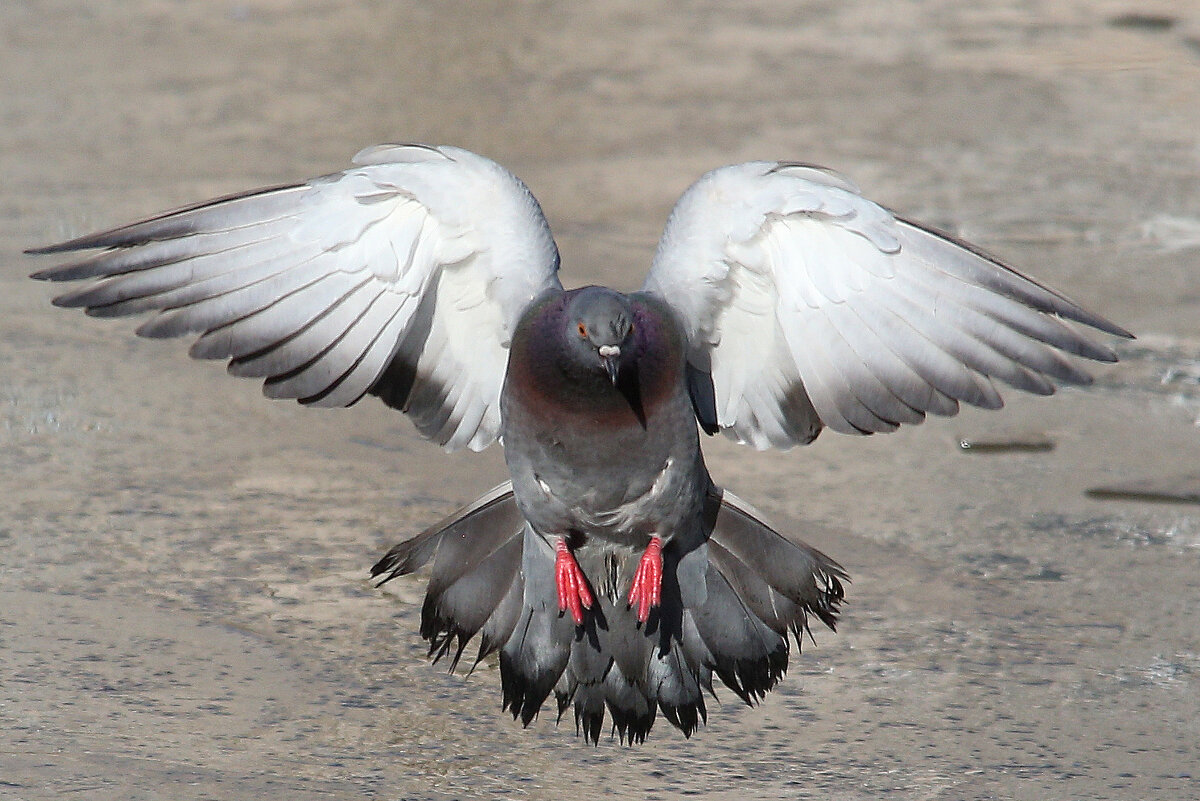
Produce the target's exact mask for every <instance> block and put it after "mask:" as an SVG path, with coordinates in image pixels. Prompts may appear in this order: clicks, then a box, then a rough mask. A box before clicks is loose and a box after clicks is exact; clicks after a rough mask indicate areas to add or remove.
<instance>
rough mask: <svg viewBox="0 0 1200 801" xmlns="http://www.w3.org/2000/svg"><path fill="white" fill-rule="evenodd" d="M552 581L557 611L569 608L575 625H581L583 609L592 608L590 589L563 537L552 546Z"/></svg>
mask: <svg viewBox="0 0 1200 801" xmlns="http://www.w3.org/2000/svg"><path fill="white" fill-rule="evenodd" d="M554 581H555V583H556V584H557V585H558V609H559V611H566V610H568V609H569V610H571V619H572V620H574V621H575V625H576V626H579V625H582V624H583V610H584V609H591V608H592V591H591V590H589V589H588V585H587V577H586V576H584V575H583V570H581V569H580V567H579V562H577V561H575V555H574V554H573V553H571V547H570V546H569V545H567V541H566V539H565V538H562V539H559V541H558V545H556V546H555V548H554Z"/></svg>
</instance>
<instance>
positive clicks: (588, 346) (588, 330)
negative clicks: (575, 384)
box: [563, 286, 633, 384]
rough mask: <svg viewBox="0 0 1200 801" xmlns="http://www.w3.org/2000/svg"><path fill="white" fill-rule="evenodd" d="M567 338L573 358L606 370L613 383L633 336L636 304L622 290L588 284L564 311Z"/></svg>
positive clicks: (583, 363) (585, 364) (586, 365)
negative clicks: (631, 303)
mask: <svg viewBox="0 0 1200 801" xmlns="http://www.w3.org/2000/svg"><path fill="white" fill-rule="evenodd" d="M564 311H565V313H564V315H563V321H564V325H565V327H566V328H565V331H564V332H563V333H564V338H565V340H566V342H567V350H568V352H569V353H570V354H571V355H572V357H573V358H574V359H576V360H578V362H579V363H581V364H582V365H584V366H585V367H589V368H591V367H593V366H594V368H595V369H601V370H604V372H605V373H607V375H608V378H609V380H610V381H612V383H613V384H616V383H617V377H618V375H619V374H620V369H621V354H622V349H625V350H626V351H628V350H629V344H630V340H631V338H632V335H633V306H632V305H630V303H629V298H627V297H625V296H624V295H622V294H621V293H620V292H614V291H613V290H611V289H604V288H602V287H595V286H591V287H585V288H583V289H581V290H579V291H578V292H577V293H575V295H574V297H572V298H571V299H570V301H569V302H568V303H567V307H566V309H565V310H564Z"/></svg>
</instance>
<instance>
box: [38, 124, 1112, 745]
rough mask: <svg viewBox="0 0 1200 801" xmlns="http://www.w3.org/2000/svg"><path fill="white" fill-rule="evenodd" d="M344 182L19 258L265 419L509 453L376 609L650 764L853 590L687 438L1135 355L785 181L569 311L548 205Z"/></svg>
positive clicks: (730, 171) (372, 158) (411, 547)
mask: <svg viewBox="0 0 1200 801" xmlns="http://www.w3.org/2000/svg"><path fill="white" fill-rule="evenodd" d="M353 164H354V166H353V167H351V168H350V169H347V170H345V171H342V172H337V173H333V174H330V175H326V176H324V177H320V178H315V179H313V180H310V181H306V182H303V183H296V184H291V185H285V186H277V187H272V188H267V189H260V190H256V191H251V192H246V193H243V194H238V195H233V196H229V197H225V198H221V199H218V200H213V201H209V202H206V203H202V204H199V205H195V206H191V207H187V208H184V209H181V210H178V211H173V212H169V213H166V214H162V215H159V216H156V217H152V218H150V219H147V220H145V221H142V222H137V223H134V224H132V225H127V226H124V227H120V228H115V229H112V230H109V231H105V232H102V233H97V234H91V235H87V236H82V237H79V238H76V239H72V240H70V241H67V242H64V243H61V244H57V245H51V246H49V247H42V248H36V249H33V250H31V251H29V252H30V253H35V254H54V253H59V254H61V253H77V252H80V253H81V255H77V256H74V257H73V260H71V261H69V262H67V263H65V264H62V265H60V266H55V267H51V268H49V269H45V270H41V271H39V272H36V273H34V275H33V277H34V278H38V279H45V280H50V281H86V283H85V284H83V285H81V286H80V287H79V288H76V289H74V290H73V291H69V292H67V293H66V294H62V295H59V296H58V297H56V298H55V299H54V304H55V305H57V306H62V307H68V308H83V309H85V310H86V312H87V314H89V315H91V316H95V317H123V316H127V315H136V314H149V315H150V316H149V317H148V319H147V320H146V321H145V322H144V323H142V325H141V326H140V327H139V328H138V329H137V333H138V334H140V335H141V336H145V337H151V338H163V337H180V336H194V337H195V341H194V343H193V344H192V346H191V349H190V354H191V355H192V356H194V357H196V358H201V359H223V360H227V361H228V369H229V372H230V373H232V374H234V375H237V376H246V377H251V378H258V379H262V380H263V388H264V393H265V394H266V395H267V396H268V397H271V398H291V399H295V400H298V401H299V402H300V403H302V404H306V405H311V406H319V407H321V406H324V407H341V406H349V405H352V404H354V403H356V402H357V401H359V400H360V399H362V398H363V397H365V396H367V395H373V396H375V397H377V398H379V399H380V400H382V401H383V402H384V403H385V404H387V405H388V406H390V407H393V408H396V409H398V410H400V411H402V412H404V413H406V414H407V415H408V416H409V417H410V418H411V419H412V421H413V423H414V424H415V425H416V427H417V429H418V430H419V431H420V433H421V434H423V435H424V436H425V437H427V438H429V439H431V440H433V441H434V442H436V443H438V444H440V445H441V446H442V447H444V448H445V449H446V450H447V451H453V450H456V449H460V448H464V447H466V448H471V449H473V450H482V449H483V448H486V447H487V446H488V445H489V444H491V443H493V442H495V441H497V440H500V441H501V442H502V444H503V447H504V455H505V461H506V464H507V467H508V471H509V474H510V480H509V481H507V482H505V483H504V484H502V485H500V486H498V487H496V488H495V489H493V490H491V491H490V492H488V493H487V494H485V495H484V496H482V497H481V498H479V499H477V500H476V501H474V502H472V503H470V504H469V505H467V506H466V507H464V508H463V509H461V510H459V511H458V512H456V513H454V514H453V515H451V516H450V517H449V518H447V519H446V520H444V521H442V522H440V523H438V524H437V525H435V526H433V527H431V528H429V529H427V530H425V531H423V532H421V533H419V534H417V535H416V536H414V537H411V538H409V539H407V540H405V541H404V542H401V543H400V544H398V545H396V546H395V547H394V548H392V549H391V550H389V551H388V552H387V553H386V554H385V555H384V556H383V557H382V558H381V559H380V560H379V561H378V562H377V563H376V564H375V565H374V567H373V568H372V570H371V575H372V577H373V578H375V579H377V580H378V582H379V583H380V584H382V583H384V582H387V581H390V580H392V579H395V578H396V577H398V576H404V575H407V574H410V573H413V572H414V571H417V570H419V569H421V568H425V567H428V568H429V580H428V587H427V593H426V596H425V600H424V604H423V607H422V610H421V624H420V634H421V636H422V637H423V638H424V639H425V640H427V641H428V643H429V653H430V656H431V658H432V659H433V660H434V661H437V660H439V659H442V658H447V659H448V661H449V664H450V667H451V669H452V670H453V669H454V668H455V667H457V666H458V665H459V662H460V659H461V658H462V656H463V654H464V652H465V651H466V649H467V647H468V646H469V645H470V644H471V643H472V642H475V643H476V646H475V648H474V654H473V656H472V659H473V665H472V667H473V666H474V665H478V664H479V663H480V661H482V660H484V659H485V658H488V657H489V656H492V655H496V654H498V661H499V672H500V684H501V691H502V694H503V701H502V706H503V708H504V709H506V710H507V711H509V712H511V714H512V716H513V717H514V719H520V720H521V722H522V723H523V724H524V725H526V726H527V725H529V724H530V722H531V721H532V720H533V719H534V718H535V717H536V716H537V715H538V713H539V711H540V710H541V709H542V707H543V706H544V705H545V704H546V702H547V701H548V699H549V698H550V695H551V694H552V693H553V694H554V697H555V702H556V704H557V708H558V717H559V719H560V720H561V718H562V717H563V715H564V714H565V713H566V711H567V709H568V708H570V709H572V710H573V715H574V720H575V724H576V730H577V732H579V733H582V735H583V737H584V738H585V741H590V742H592V743H595V742H597V741H598V740H599V738H600V736H601V734H602V731H603V727H604V722H605V719H606V718H605V716H606V714H607V715H608V716H609V717H610V718H611V731H612V733H613V734H614V735H615V736H616V738H618V739H619V740H620V741H621V742H627V743H635V742H642V741H644V740H645V739H646V736H647V734H648V733H649V732H650V730H651V727H652V726H653V724H654V722H655V719H656V717H657V716H658V715H659V714H661V715H662V716H663V717H664V718H666V719H667V720H668V721H669V722H670V723H671V724H672V725H674V726H675V727H677V728H678V729H680V730H681V731H682V732H683V734H684V735H685V736H690V735H691V734H692V733H693V732H694V731H695V730H696V729H697V728H698V727H699V726H700V725H701V724H702V723H704V722H706V721H707V710H706V706H705V698H706V695H709V696H713V697H715V689H716V688H715V685H716V681H717V680H719V682H720V683H721V684H723V685H725V686H726V687H728V688H729V689H730V690H731V691H732V692H733V693H735V694H736V695H737V696H738V697H739V698H741V699H742V700H743V701H745V702H746V703H747V704H754V703H756V702H758V701H759V700H761V699H762V698H763V697H764V695H765V694H766V693H767V692H768V691H769V690H771V689H772V688H773V687H774V686H775V685H776V684H777V683H778V682H779V681H780V679H781V678H782V676H783V674H784V672H785V671H786V669H787V666H788V660H789V656H790V650H791V648H792V645H793V643H794V645H795V647H796V649H797V651H798V650H799V647H800V645H801V642H802V640H803V638H804V636H805V635H809V636H810V637H811V630H810V625H811V623H812V622H813V621H814V620H815V621H819V622H821V623H823V624H824V625H826V626H828V627H829V628H830V629H833V628H834V627H835V624H836V622H837V619H838V615H839V612H840V607H841V605H842V603H843V601H844V598H845V590H844V585H845V583H846V582H848V580H849V579H848V576H847V574H846V571H845V570H844V569H843V568H842V567H841V566H840V565H839V564H838V563H837V562H835V561H834V560H833V559H831V558H829V557H828V556H826V555H825V554H823V553H821V552H820V551H818V550H816V549H815V548H812V547H811V546H809V545H807V544H805V543H804V542H802V541H801V540H800V539H798V538H797V537H795V536H790V535H789V536H784V535H783V534H781V533H779V532H778V531H777V530H776V529H775V528H773V527H772V526H771V525H769V524H768V523H767V522H764V519H763V516H762V515H761V514H760V513H758V512H757V511H755V510H754V509H753V508H752V507H751V506H750V505H749V504H747V503H746V502H744V501H742V500H741V499H739V498H737V497H735V496H734V495H732V494H731V493H728V492H725V491H723V490H722V489H721V488H720V487H719V486H718V485H717V484H715V483H714V482H713V480H712V478H711V477H710V476H709V473H708V470H707V468H706V467H705V462H704V458H703V455H702V452H701V448H700V434H701V432H704V433H705V434H716V433H718V432H723V433H724V434H725V435H726V436H729V437H731V438H733V439H734V440H736V441H738V442H741V443H745V444H748V445H750V446H752V447H754V448H756V449H760V450H763V449H768V448H777V449H786V448H790V447H792V446H795V445H803V444H807V443H809V442H812V441H813V440H814V439H815V438H816V437H817V436H818V434H820V432H821V431H822V430H823V429H825V428H830V429H832V430H834V431H837V432H840V433H844V434H858V435H863V434H873V433H877V432H887V431H893V430H895V429H896V428H898V427H899V426H901V425H911V424H917V423H920V422H922V420H924V419H925V417H926V415H928V414H933V415H941V416H948V415H953V414H955V413H956V412H957V411H958V409H959V406H960V405H961V404H963V403H966V404H970V405H973V406H978V407H982V408H987V409H996V408H999V407H1000V406H1001V405H1002V400H1001V396H1000V394H999V392H998V391H997V388H996V385H997V383H998V382H1003V383H1004V384H1007V385H1009V386H1011V387H1013V388H1015V389H1018V390H1022V391H1025V392H1030V393H1035V394H1039V395H1049V394H1051V393H1053V392H1054V390H1055V386H1056V384H1078V385H1083V384H1087V383H1089V382H1090V381H1091V377H1090V376H1089V374H1088V373H1087V372H1086V371H1085V370H1083V369H1082V368H1081V367H1080V366H1079V365H1078V364H1077V363H1076V362H1077V361H1078V359H1074V360H1073V359H1070V358H1068V357H1069V356H1075V357H1079V358H1081V359H1088V360H1095V361H1099V362H1112V361H1115V360H1116V355H1115V353H1114V351H1113V350H1112V348H1110V347H1109V346H1107V345H1105V344H1102V343H1101V342H1098V341H1096V340H1095V339H1093V338H1092V337H1093V336H1094V335H1086V334H1085V333H1084V331H1085V330H1086V328H1091V329H1095V330H1096V331H1099V332H1102V333H1104V334H1107V335H1111V336H1114V337H1130V336H1131V334H1129V333H1128V332H1127V331H1125V330H1124V329H1123V328H1121V327H1119V326H1117V325H1115V324H1113V323H1111V322H1109V321H1107V320H1105V319H1104V318H1102V317H1100V316H1098V315H1096V314H1093V313H1091V312H1089V311H1087V310H1085V309H1084V308H1082V307H1081V306H1079V305H1078V304H1076V303H1074V302H1073V301H1071V300H1069V299H1068V298H1067V297H1065V296H1064V295H1062V294H1059V293H1058V292H1056V291H1055V290H1053V289H1050V288H1048V287H1046V286H1044V285H1042V284H1040V283H1037V282H1036V281H1033V280H1031V279H1029V278H1026V277H1025V276H1023V275H1021V274H1020V273H1018V272H1017V271H1015V270H1014V269H1012V268H1010V267H1008V266H1006V265H1005V264H1003V263H1002V262H1000V261H999V260H997V259H996V258H994V257H992V256H990V255H988V254H986V253H984V252H983V251H981V250H979V249H977V248H975V247H973V246H971V245H969V244H967V243H965V242H962V241H958V240H956V239H954V238H953V237H951V236H948V235H946V234H943V233H940V232H938V231H935V230H933V229H931V228H927V227H924V226H922V225H919V224H917V223H915V222H912V221H909V220H907V219H904V218H902V217H900V216H897V215H896V214H893V213H892V212H890V211H888V210H887V209H885V208H884V207H882V206H880V205H878V204H876V203H874V202H872V201H870V200H868V199H866V198H865V197H863V196H862V194H861V193H860V192H859V190H858V189H857V187H855V186H854V185H853V184H852V183H850V181H848V180H847V179H845V178H843V177H841V176H840V175H838V174H836V173H834V172H832V171H829V170H825V169H822V168H819V167H816V166H812V165H808V164H803V163H797V162H765V161H755V162H748V163H744V164H738V165H733V166H727V167H722V168H720V169H716V170H714V171H712V172H709V173H708V174H706V175H704V176H703V177H701V178H700V179H699V180H698V181H697V182H696V183H695V184H693V185H692V186H691V187H690V188H689V189H688V190H687V191H686V192H685V193H684V194H683V196H682V197H681V198H680V199H679V201H678V203H677V204H676V206H675V208H674V209H673V211H672V212H671V214H670V217H669V219H668V222H667V224H666V229H665V231H664V233H663V236H662V238H661V240H660V242H659V245H658V250H657V252H656V254H655V256H654V259H653V262H652V266H651V268H650V271H649V274H648V276H647V278H646V280H645V282H644V284H643V286H642V288H641V289H640V290H639V291H637V292H632V293H622V292H617V291H615V290H612V289H607V288H603V287H598V286H584V287H580V288H575V289H570V290H567V289H564V287H563V285H562V284H561V282H560V281H559V278H558V268H559V255H558V250H557V247H556V245H555V242H554V239H553V237H552V235H551V232H550V227H549V225H548V223H547V221H546V218H545V216H544V215H543V213H542V210H541V207H540V206H539V204H538V202H537V200H535V198H534V197H533V195H532V193H531V192H530V191H529V189H528V188H527V187H526V186H525V184H523V183H522V182H521V181H520V180H519V179H518V178H516V177H515V176H514V175H513V174H512V173H510V172H509V171H508V170H506V169H505V168H503V167H501V166H500V165H498V164H497V163H495V162H493V161H491V160H489V159H487V158H485V157H483V156H479V155H476V154H474V153H471V152H469V151H466V150H463V149H460V148H455V147H449V146H439V147H432V146H426V145H379V146H376V147H372V148H367V149H366V150H363V151H361V152H360V153H359V154H358V155H357V156H356V157H355V158H354V160H353Z"/></svg>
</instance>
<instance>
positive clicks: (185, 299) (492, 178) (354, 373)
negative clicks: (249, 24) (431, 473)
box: [30, 145, 560, 450]
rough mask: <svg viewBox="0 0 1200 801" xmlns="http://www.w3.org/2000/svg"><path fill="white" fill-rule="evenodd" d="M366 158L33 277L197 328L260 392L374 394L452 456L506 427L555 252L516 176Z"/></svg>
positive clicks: (139, 230) (133, 228) (343, 400)
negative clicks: (531, 319)
mask: <svg viewBox="0 0 1200 801" xmlns="http://www.w3.org/2000/svg"><path fill="white" fill-rule="evenodd" d="M354 163H355V164H356V165H357V166H356V167H354V168H352V169H349V170H346V171H344V172H340V173H335V174H332V175H327V176H324V177H321V178H316V179H313V180H311V181H308V182H306V183H303V184H297V185H293V186H281V187H275V188H271V189H262V190H257V191H252V192H246V193H244V194H239V195H234V196H230V197H226V198H222V199H219V200H214V201H211V202H208V203H203V204H200V205H196V206H191V207H188V208H185V209H181V210H179V211H175V212H170V213H167V214H163V215H161V216H158V217H154V218H151V219H148V220H145V221H143V222H139V223H134V224H132V225H128V226H124V227H121V228H116V229H113V230H111V231H106V232H103V233H98V234H92V235H89V236H83V237H80V238H78V239H72V240H71V241H69V242H64V243H62V244H58V245H52V246H50V247H44V248H38V249H36V250H33V251H30V252H32V253H66V252H77V251H97V252H95V253H92V254H90V255H86V256H81V257H80V258H79V259H78V260H77V261H72V262H70V263H68V264H64V265H62V266H59V267H53V268H50V269H47V270H42V271H40V272H37V273H35V274H34V276H33V277H35V278H39V279H45V280H50V281H74V280H87V281H88V283H87V284H86V285H84V286H82V287H81V288H79V289H76V290H74V291H72V292H68V293H67V294H64V295H60V296H59V297H57V298H56V299H55V301H54V302H55V304H56V305H58V306H65V307H82V308H84V309H86V310H87V313H88V314H89V315H92V316H97V317H120V316H125V315H133V314H139V313H153V314H154V316H153V317H151V318H150V319H149V320H147V321H146V322H145V323H144V324H143V325H142V326H141V327H140V328H139V329H138V333H139V334H140V335H142V336H146V337H178V336H188V335H192V336H196V335H198V338H197V339H196V341H195V343H194V344H193V345H192V348H191V351H190V353H191V355H192V356H194V357H197V358H204V359H227V360H229V372H231V373H232V374H234V375H239V376H248V377H253V378H261V379H265V382H264V390H263V391H264V393H265V394H266V395H267V396H269V397H272V398H294V399H296V400H298V401H300V402H301V403H305V404H312V405H315V406H348V405H350V404H353V403H354V402H356V401H357V400H359V399H360V398H362V397H363V396H364V395H365V394H367V393H371V394H374V395H377V396H379V397H381V398H382V399H383V400H384V401H385V402H386V403H388V404H389V405H391V406H395V407H396V408H399V409H401V410H403V411H405V412H407V413H408V414H409V416H410V417H411V418H412V419H413V421H414V423H415V424H416V425H417V427H418V429H419V430H420V431H421V433H422V434H424V435H425V436H427V437H429V438H431V439H433V440H435V441H437V442H438V443H439V444H441V445H443V446H444V447H445V448H446V449H447V450H454V449H457V448H460V447H462V446H464V445H465V446H469V447H471V448H473V449H475V450H480V449H482V448H484V447H486V446H487V445H488V444H490V443H491V442H492V441H494V440H495V439H496V437H497V434H498V432H499V427H500V413H499V396H500V388H501V386H502V384H503V381H504V370H505V364H506V361H507V349H508V343H509V339H510V337H511V334H512V330H513V328H514V327H515V325H516V323H517V320H518V318H519V316H520V313H521V311H522V310H523V309H524V308H525V306H526V305H528V303H529V302H530V300H532V299H533V298H534V297H536V296H537V295H539V294H540V293H542V292H544V291H546V290H547V289H550V288H552V287H559V286H560V284H559V282H558V278H557V270H558V251H557V249H556V247H555V244H554V240H553V238H552V237H551V234H550V229H549V226H548V224H547V222H546V219H545V217H544V216H543V214H542V211H541V208H540V207H539V206H538V203H537V201H536V200H535V199H534V198H533V196H532V195H531V194H530V192H529V190H528V189H527V188H526V187H525V185H524V184H522V183H521V182H520V181H519V180H518V179H517V178H516V177H515V176H513V175H512V174H510V173H509V172H507V171H506V170H504V169H503V168H502V167H500V166H499V165H497V164H495V163H494V162H492V161H490V160H488V159H485V158H483V157H481V156H478V155H475V154H473V153H469V152H467V151H464V150H460V149H457V148H450V147H427V146H422V145H380V146H377V147H373V148H368V149H366V150H364V151H362V152H360V153H359V154H358V155H357V156H356V157H355V159H354Z"/></svg>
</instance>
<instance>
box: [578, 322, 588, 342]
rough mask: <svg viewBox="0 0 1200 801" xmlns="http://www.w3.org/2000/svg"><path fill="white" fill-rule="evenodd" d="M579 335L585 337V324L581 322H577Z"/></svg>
mask: <svg viewBox="0 0 1200 801" xmlns="http://www.w3.org/2000/svg"><path fill="white" fill-rule="evenodd" d="M579 336H580V337H581V338H583V339H587V326H586V325H584V324H583V323H580V324H579Z"/></svg>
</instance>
